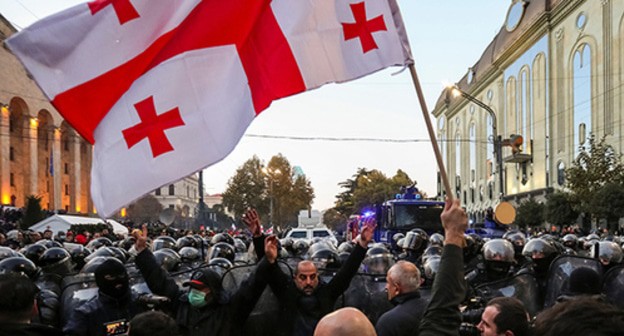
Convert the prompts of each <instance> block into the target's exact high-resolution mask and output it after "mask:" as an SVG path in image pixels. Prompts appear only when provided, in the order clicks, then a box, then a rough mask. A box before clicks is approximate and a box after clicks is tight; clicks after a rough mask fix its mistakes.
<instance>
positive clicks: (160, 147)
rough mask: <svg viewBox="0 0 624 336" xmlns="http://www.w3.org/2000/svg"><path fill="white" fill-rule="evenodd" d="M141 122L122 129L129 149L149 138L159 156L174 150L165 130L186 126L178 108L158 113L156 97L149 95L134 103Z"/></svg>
mask: <svg viewBox="0 0 624 336" xmlns="http://www.w3.org/2000/svg"><path fill="white" fill-rule="evenodd" d="M134 108H136V110H137V112H138V114H139V118H141V123H139V124H136V125H134V126H132V127H130V128H127V129H125V130H123V131H122V133H123V137H124V139H125V140H126V144H128V149H130V148H132V147H133V146H134V145H136V144H137V143H139V142H140V141H141V140H143V139H145V138H147V139H148V141H149V144H150V147H151V148H152V155H153V156H154V157H157V156H159V155H161V154H165V153H167V152H170V151H172V150H173V146H171V143H170V142H169V140H168V139H167V136H166V135H165V130H167V129H169V128H173V127H178V126H184V121H183V120H182V117H180V111H179V110H178V108H177V107H176V108H174V109H172V110H170V111H167V112H165V113H163V114H161V115H156V107H155V106H154V97H153V96H149V97H148V98H146V99H145V100H143V101H140V102H138V103H136V104H134Z"/></svg>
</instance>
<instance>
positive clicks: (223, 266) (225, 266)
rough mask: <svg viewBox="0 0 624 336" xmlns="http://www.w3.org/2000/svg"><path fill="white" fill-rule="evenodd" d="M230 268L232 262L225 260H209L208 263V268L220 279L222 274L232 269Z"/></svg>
mask: <svg viewBox="0 0 624 336" xmlns="http://www.w3.org/2000/svg"><path fill="white" fill-rule="evenodd" d="M232 266H233V264H232V262H231V261H229V260H227V259H225V258H214V259H210V261H209V262H208V268H209V269H211V270H213V271H215V272H216V273H217V274H219V276H221V277H223V274H225V272H227V270H229V269H230V268H232Z"/></svg>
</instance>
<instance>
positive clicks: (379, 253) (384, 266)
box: [362, 245, 394, 275]
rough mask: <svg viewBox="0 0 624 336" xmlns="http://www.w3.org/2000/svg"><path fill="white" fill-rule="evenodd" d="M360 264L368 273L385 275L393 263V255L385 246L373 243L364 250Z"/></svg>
mask: <svg viewBox="0 0 624 336" xmlns="http://www.w3.org/2000/svg"><path fill="white" fill-rule="evenodd" d="M362 265H364V269H365V270H366V273H368V274H380V275H381V274H383V275H385V274H386V273H387V272H388V270H389V269H390V267H392V266H393V265H394V256H393V255H392V253H391V252H390V251H389V250H388V249H387V248H386V247H385V246H383V245H375V246H373V247H371V248H369V249H368V251H366V257H365V258H364V260H363V261H362Z"/></svg>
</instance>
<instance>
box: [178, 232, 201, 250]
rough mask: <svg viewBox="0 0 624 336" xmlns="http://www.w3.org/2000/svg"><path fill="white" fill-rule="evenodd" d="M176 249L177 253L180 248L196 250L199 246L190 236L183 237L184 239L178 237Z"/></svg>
mask: <svg viewBox="0 0 624 336" xmlns="http://www.w3.org/2000/svg"><path fill="white" fill-rule="evenodd" d="M175 246H176V249H177V250H178V251H179V250H180V249H181V248H183V247H187V246H190V247H194V248H198V247H199V246H198V245H197V241H196V240H195V238H193V237H191V236H184V237H180V238H178V241H176V245H175Z"/></svg>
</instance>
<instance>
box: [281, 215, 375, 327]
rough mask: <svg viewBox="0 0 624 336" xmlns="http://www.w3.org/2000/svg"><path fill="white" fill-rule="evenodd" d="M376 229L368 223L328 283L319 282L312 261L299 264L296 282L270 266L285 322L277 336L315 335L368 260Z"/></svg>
mask: <svg viewBox="0 0 624 336" xmlns="http://www.w3.org/2000/svg"><path fill="white" fill-rule="evenodd" d="M374 229H375V225H374V218H368V219H366V220H365V223H364V228H363V229H362V231H361V233H360V236H359V237H358V238H357V242H358V243H357V244H356V246H355V249H354V250H353V252H351V255H350V256H349V258H348V259H347V261H346V262H345V264H344V265H342V267H341V268H340V270H339V271H338V272H337V273H336V275H335V276H334V277H333V278H332V280H331V281H330V282H329V283H323V282H321V281H320V280H319V277H318V273H317V269H316V266H315V265H314V264H313V263H312V262H311V261H307V260H306V261H302V262H300V263H299V264H298V265H297V269H296V270H295V275H294V278H291V277H289V276H287V275H286V274H284V273H283V272H282V270H281V269H280V268H279V267H278V266H277V263H271V267H269V285H270V286H271V289H272V290H273V293H274V294H275V296H276V297H277V299H278V301H279V303H280V315H279V316H281V321H283V323H281V324H280V325H279V326H278V328H277V329H279V330H277V331H276V334H278V335H297V336H298V335H301V336H304V335H305V336H311V335H312V334H313V333H314V328H315V327H316V324H317V323H318V321H319V320H320V319H321V318H322V317H323V316H325V315H327V314H328V313H331V312H332V311H333V308H334V303H335V302H336V299H337V298H338V297H339V296H340V295H341V294H342V293H343V292H344V291H345V290H346V289H347V288H348V287H349V284H350V283H351V279H352V278H353V276H354V275H355V273H356V272H357V270H358V268H359V266H360V264H361V262H362V260H363V259H364V257H365V256H366V249H367V247H368V243H369V242H370V241H371V240H372V239H373V230H374Z"/></svg>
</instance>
